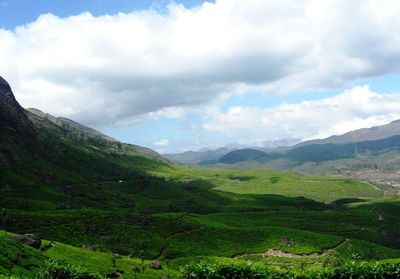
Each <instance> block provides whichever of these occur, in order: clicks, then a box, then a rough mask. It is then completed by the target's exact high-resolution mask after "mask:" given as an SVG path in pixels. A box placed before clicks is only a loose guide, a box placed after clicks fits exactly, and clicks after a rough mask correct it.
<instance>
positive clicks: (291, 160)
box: [209, 121, 400, 177]
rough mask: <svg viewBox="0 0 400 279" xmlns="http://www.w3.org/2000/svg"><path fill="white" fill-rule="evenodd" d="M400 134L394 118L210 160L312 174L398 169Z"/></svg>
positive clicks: (219, 162)
mask: <svg viewBox="0 0 400 279" xmlns="http://www.w3.org/2000/svg"><path fill="white" fill-rule="evenodd" d="M399 134H400V121H394V122H392V123H390V124H387V125H383V126H378V127H373V128H370V129H361V130H357V131H354V132H350V133H347V134H344V135H342V136H335V137H330V138H327V139H323V140H317V141H307V142H303V143H301V144H297V145H294V146H292V147H289V148H286V149H272V150H270V151H260V150H254V149H240V150H235V151H231V152H229V153H227V154H225V155H223V156H221V157H220V158H219V159H217V160H216V161H214V162H209V163H217V164H239V165H241V166H242V167H254V166H257V165H258V166H263V167H268V168H274V169H282V170H294V171H299V172H303V173H312V174H318V173H319V174H321V173H323V174H338V173H345V172H346V173H348V174H352V175H357V176H359V175H360V174H362V172H364V173H365V171H369V172H371V171H372V172H373V174H374V175H376V173H377V172H379V173H385V172H390V173H397V172H398V171H399V170H400V135H399ZM360 172H361V173H360ZM380 176H381V177H382V176H383V174H382V175H380Z"/></svg>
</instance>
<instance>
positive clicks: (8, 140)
mask: <svg viewBox="0 0 400 279" xmlns="http://www.w3.org/2000/svg"><path fill="white" fill-rule="evenodd" d="M168 163H169V162H168V161H167V160H166V159H164V158H163V157H161V156H160V155H159V154H157V153H156V152H155V151H152V150H150V149H147V148H143V147H140V146H135V145H130V144H124V143H121V142H118V141H117V140H115V139H112V138H110V137H108V136H105V135H103V134H101V133H100V132H98V131H95V130H93V129H91V128H88V127H85V126H83V125H81V124H79V123H76V122H74V121H72V120H69V119H66V118H56V117H53V116H51V115H49V114H45V113H43V112H41V111H38V110H35V109H29V110H25V109H23V108H22V107H21V105H20V104H19V103H18V102H17V100H16V99H15V97H14V94H13V92H12V90H11V87H10V85H9V84H8V83H7V82H6V81H5V80H4V79H3V78H0V166H1V168H0V178H1V181H2V182H4V183H8V184H14V185H15V184H20V183H22V181H24V180H29V181H31V182H32V181H37V182H39V181H40V182H42V183H46V184H65V183H77V182H81V181H106V180H120V179H126V178H133V177H137V176H143V175H144V172H145V171H146V168H153V167H156V166H161V165H165V164H168Z"/></svg>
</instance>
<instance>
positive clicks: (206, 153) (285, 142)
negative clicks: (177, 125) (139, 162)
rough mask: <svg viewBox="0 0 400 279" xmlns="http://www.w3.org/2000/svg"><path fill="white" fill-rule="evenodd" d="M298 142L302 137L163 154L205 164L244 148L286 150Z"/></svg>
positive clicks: (192, 162)
mask: <svg viewBox="0 0 400 279" xmlns="http://www.w3.org/2000/svg"><path fill="white" fill-rule="evenodd" d="M298 142H300V139H298V138H284V139H279V140H270V141H264V142H263V143H262V144H261V145H260V146H257V147H251V146H247V145H243V144H238V143H231V144H229V145H226V146H225V147H221V148H217V149H208V150H199V151H186V152H183V153H176V154H163V156H164V157H166V158H168V159H169V160H171V161H174V162H178V163H182V164H190V165H196V164H200V165H204V164H213V163H216V162H217V160H218V159H219V158H221V157H222V156H224V155H225V154H227V153H229V152H233V151H235V150H242V149H253V150H260V151H270V150H271V149H274V150H281V149H285V150H286V149H287V148H288V147H289V146H292V145H293V144H296V143H298ZM228 160H229V159H228Z"/></svg>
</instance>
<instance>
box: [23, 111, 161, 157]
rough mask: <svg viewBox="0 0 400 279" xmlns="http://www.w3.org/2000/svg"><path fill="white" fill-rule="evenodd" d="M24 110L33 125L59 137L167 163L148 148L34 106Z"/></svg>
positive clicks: (111, 151)
mask: <svg viewBox="0 0 400 279" xmlns="http://www.w3.org/2000/svg"><path fill="white" fill-rule="evenodd" d="M25 112H26V114H27V116H28V118H29V119H30V120H31V121H32V123H33V124H34V126H35V127H37V128H39V129H46V130H47V131H51V132H52V133H54V134H55V135H57V136H58V137H60V138H64V139H66V140H69V141H74V142H77V143H79V144H87V145H91V146H94V147H99V148H103V149H104V150H107V151H108V152H110V153H118V154H131V155H138V156H143V157H146V158H149V159H154V160H158V161H162V162H164V163H168V160H166V159H165V158H164V157H162V156H161V155H160V154H158V153H157V152H155V151H153V150H151V149H149V148H145V147H141V146H138V145H133V144H126V143H121V142H120V141H117V140H116V139H114V138H112V137H109V136H106V135H104V134H102V133H100V132H99V131H96V130H94V129H92V128H89V127H86V126H84V125H82V124H79V123H77V122H75V121H73V120H70V119H68V118H64V117H54V116H52V115H50V114H47V113H44V112H42V111H40V110H38V109H34V108H28V109H27V110H26V111H25Z"/></svg>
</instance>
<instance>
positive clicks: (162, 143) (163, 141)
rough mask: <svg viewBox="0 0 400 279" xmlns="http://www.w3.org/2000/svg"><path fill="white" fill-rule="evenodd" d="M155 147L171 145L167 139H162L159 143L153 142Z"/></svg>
mask: <svg viewBox="0 0 400 279" xmlns="http://www.w3.org/2000/svg"><path fill="white" fill-rule="evenodd" d="M153 144H154V145H157V146H167V145H168V144H169V140H167V139H160V140H158V141H155V142H153Z"/></svg>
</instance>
